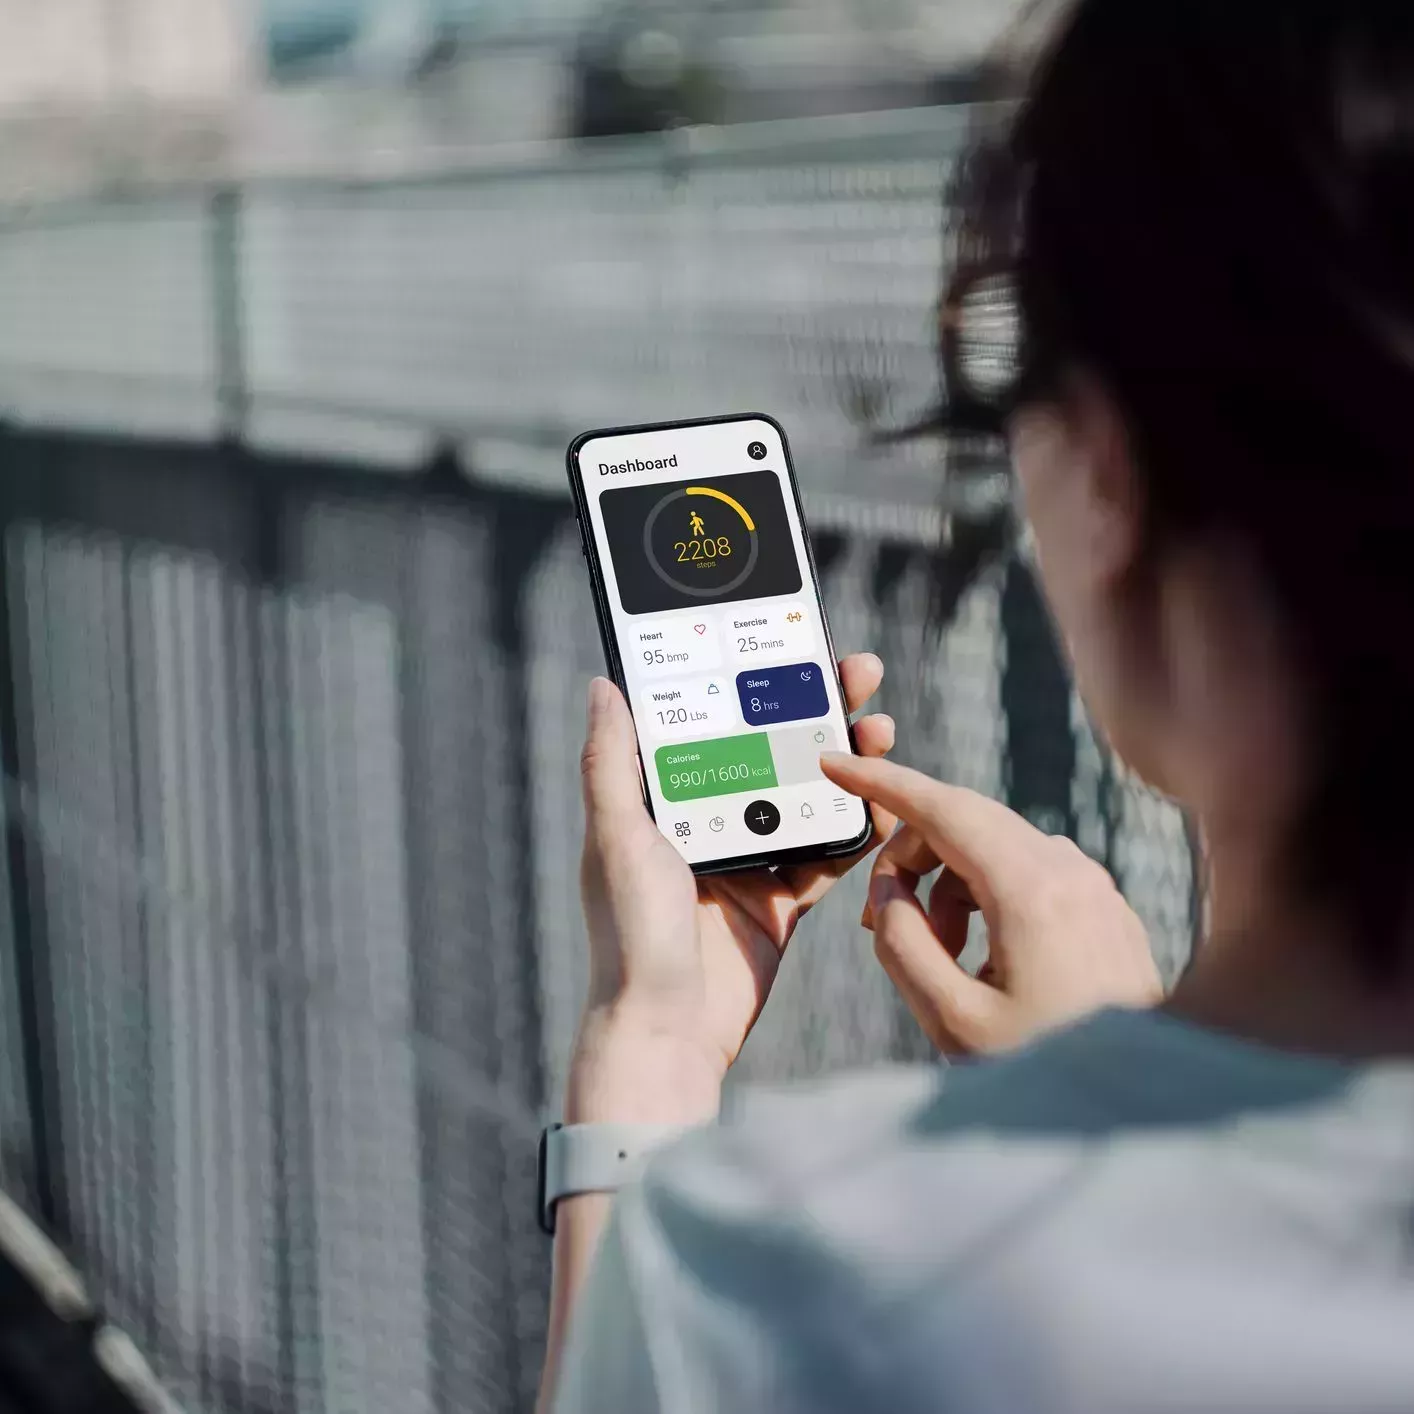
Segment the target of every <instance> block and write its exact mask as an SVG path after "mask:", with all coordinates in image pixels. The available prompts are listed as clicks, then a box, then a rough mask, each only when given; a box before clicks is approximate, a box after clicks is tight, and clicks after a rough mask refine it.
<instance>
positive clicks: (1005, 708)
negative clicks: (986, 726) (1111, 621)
mask: <svg viewBox="0 0 1414 1414" xmlns="http://www.w3.org/2000/svg"><path fill="white" fill-rule="evenodd" d="M1001 613H1002V636H1003V639H1004V641H1005V644H1006V660H1005V663H1004V664H1003V667H1002V714H1003V716H1004V718H1005V720H1006V732H1007V760H1008V762H1009V764H1010V772H1009V776H1008V780H1007V799H1008V803H1009V804H1010V805H1011V806H1012V808H1013V809H1014V810H1016V811H1018V812H1019V813H1020V814H1022V815H1024V816H1025V817H1026V818H1027V819H1028V820H1030V821H1031V823H1032V824H1033V825H1035V826H1037V828H1039V829H1042V830H1045V831H1046V832H1047V833H1048V834H1053V835H1069V836H1070V837H1071V838H1072V839H1073V838H1074V837H1075V803H1074V801H1073V800H1072V798H1071V789H1072V783H1073V782H1074V780H1075V730H1074V728H1073V726H1072V724H1071V718H1070V703H1071V685H1070V674H1069V672H1068V671H1067V669H1066V666H1065V663H1064V661H1063V660H1062V658H1061V655H1060V649H1059V647H1058V646H1057V644H1056V635H1055V629H1054V628H1053V627H1052V624H1051V617H1050V614H1049V612H1048V611H1047V609H1046V605H1045V601H1044V600H1043V599H1042V598H1041V591H1040V588H1039V586H1038V585H1037V583H1036V577H1035V575H1034V573H1033V572H1032V570H1031V567H1030V566H1029V565H1028V564H1027V563H1026V562H1025V560H1023V559H1022V558H1020V556H1014V557H1013V558H1012V561H1011V563H1010V564H1009V565H1008V566H1007V574H1006V583H1005V585H1004V586H1003V588H1002V605H1001Z"/></svg>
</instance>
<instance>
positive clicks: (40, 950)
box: [0, 421, 69, 1241]
mask: <svg viewBox="0 0 1414 1414" xmlns="http://www.w3.org/2000/svg"><path fill="white" fill-rule="evenodd" d="M31 454H32V449H31ZM20 455H21V451H20V439H19V438H17V437H16V436H15V435H14V434H13V432H12V431H11V430H10V428H9V427H8V426H7V425H6V424H5V423H4V422H3V421H0V467H3V468H4V470H5V476H4V480H3V481H2V482H0V771H3V778H0V783H2V784H3V790H4V816H5V822H4V824H5V869H6V873H7V875H8V877H7V879H6V883H7V885H8V891H9V910H10V939H11V945H12V946H13V948H14V958H13V963H14V966H13V976H14V986H15V994H16V996H15V1000H16V1013H17V1015H18V1019H19V1027H20V1046H21V1050H22V1051H23V1068H24V1080H23V1084H24V1096H25V1108H26V1110H27V1111H28V1119H29V1136H30V1145H31V1150H32V1152H31V1153H30V1154H29V1155H28V1163H27V1164H26V1165H25V1167H26V1168H27V1169H28V1175H27V1177H28V1180H29V1184H30V1189H31V1194H32V1196H33V1199H34V1203H35V1206H36V1209H37V1213H38V1217H39V1219H40V1221H41V1222H42V1224H43V1225H44V1227H45V1228H46V1229H47V1230H48V1232H49V1234H50V1236H52V1237H54V1238H56V1239H58V1240H60V1241H67V1240H68V1238H69V1214H68V1203H67V1199H66V1195H65V1194H64V1191H63V1173H64V1164H63V1155H62V1153H61V1152H60V1148H59V1146H60V1138H61V1132H62V1131H61V1127H60V1122H59V1110H58V1103H59V1102H58V1083H57V1081H56V1079H55V1076H56V1074H57V1061H56V1057H55V1052H54V1020H55V1012H54V991H53V981H52V977H51V975H50V967H49V935H48V932H47V929H46V927H45V922H44V905H43V901H42V900H43V895H42V893H41V891H40V878H39V874H38V870H37V869H36V867H35V862H36V861H35V852H34V849H33V848H32V845H31V841H30V840H28V839H27V838H26V821H25V818H24V814H23V812H24V810H25V809H26V805H27V802H26V800H25V799H24V789H25V769H24V751H23V749H22V746H21V741H20V731H21V708H20V703H21V701H22V698H21V688H20V682H19V675H20V673H21V672H22V670H23V669H22V662H23V654H22V652H21V651H20V649H19V647H18V645H17V641H16V633H17V630H16V611H17V607H18V606H17V605H15V604H13V603H12V602H11V588H12V584H13V575H12V568H13V567H12V566H11V563H10V556H11V551H12V548H13V546H12V542H11V539H10V530H11V526H12V524H13V515H12V503H11V500H10V495H11V485H12V482H13V479H14V478H16V477H18V476H19V475H20V474H21V472H20V468H19V467H18V466H17V465H16V462H17V461H18V459H19V457H20Z"/></svg>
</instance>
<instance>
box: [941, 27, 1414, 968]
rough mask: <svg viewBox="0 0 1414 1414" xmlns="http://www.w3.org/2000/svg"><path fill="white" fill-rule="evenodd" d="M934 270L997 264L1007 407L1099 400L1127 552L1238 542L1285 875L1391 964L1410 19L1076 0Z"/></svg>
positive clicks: (1408, 726)
mask: <svg viewBox="0 0 1414 1414" xmlns="http://www.w3.org/2000/svg"><path fill="white" fill-rule="evenodd" d="M952 200H953V202H954V203H955V204H954V207H953V209H954V210H955V211H956V212H957V213H958V222H957V224H956V225H955V226H954V227H953V230H952V256H953V259H954V260H955V261H957V262H959V264H960V265H962V266H963V267H965V266H966V265H967V264H968V263H970V262H973V261H981V262H984V263H985V262H996V261H998V260H1007V261H1010V262H1011V265H1012V269H1013V270H1014V273H1015V280H1016V287H1017V291H1018V298H1019V303H1020V312H1021V329H1022V335H1021V338H1022V342H1021V351H1020V372H1021V378H1020V385H1019V386H1020V389H1021V399H1022V401H1025V400H1027V399H1029V398H1033V397H1037V396H1045V395H1047V394H1050V393H1054V392H1056V391H1058V389H1059V387H1060V379H1061V378H1062V376H1063V373H1064V370H1065V369H1066V368H1067V367H1071V366H1083V367H1085V368H1087V369H1089V370H1092V371H1093V372H1094V373H1095V374H1097V375H1098V376H1099V377H1101V378H1102V379H1103V380H1104V382H1105V383H1106V384H1107V386H1108V387H1109V388H1110V389H1111V391H1112V392H1113V394H1114V396H1115V397H1116V399H1117V401H1118V403H1119V405H1120V407H1121V409H1122V410H1123V413H1124V415H1125V417H1126V420H1127V423H1128V425H1129V429H1130V432H1131V436H1132V438H1133V441H1134V445H1135V449H1136V455H1137V457H1138V460H1139V464H1140V466H1141V468H1142V471H1143V474H1144V477H1145V483H1146V503H1147V516H1148V524H1147V527H1146V529H1147V533H1148V537H1149V543H1150V544H1151V546H1152V547H1153V549H1154V550H1155V552H1158V551H1160V550H1161V548H1162V546H1163V544H1164V542H1165V541H1169V542H1170V543H1171V542H1172V541H1173V540H1174V539H1176V538H1181V537H1184V536H1188V535H1192V534H1197V533H1202V532H1205V531H1213V530H1218V531H1222V532H1225V533H1227V534H1229V535H1231V536H1233V537H1236V538H1238V539H1239V540H1240V543H1242V544H1243V545H1244V546H1246V547H1247V548H1248V549H1249V550H1250V552H1251V554H1252V555H1253V557H1254V560H1255V563H1256V564H1257V566H1258V567H1259V569H1260V571H1261V573H1262V575H1263V577H1264V580H1265V582H1266V583H1267V584H1268V585H1269V586H1270V588H1271V591H1272V592H1273V594H1274V596H1275V598H1276V601H1277V603H1278V604H1279V605H1280V607H1281V609H1282V611H1283V613H1284V615H1285V618H1286V621H1287V629H1288V631H1289V634H1290V636H1291V640H1292V642H1293V644H1294V647H1295V651H1296V653H1297V655H1298V659H1299V663H1300V666H1301V668H1302V670H1303V672H1304V674H1305V676H1306V679H1307V680H1308V682H1309V684H1310V692H1311V709H1312V712H1313V714H1314V721H1315V728H1316V748H1317V752H1318V756H1317V760H1316V762H1315V767H1316V771H1317V777H1316V781H1315V785H1314V788H1313V792H1312V794H1311V797H1310V798H1309V800H1308V801H1307V802H1306V806H1305V809H1304V811H1303V813H1302V817H1301V819H1300V821H1299V822H1298V824H1297V833H1296V837H1295V839H1294V840H1293V841H1292V850H1291V855H1290V862H1291V867H1292V868H1293V870H1294V871H1296V873H1297V876H1298V878H1299V879H1300V880H1301V881H1302V883H1303V885H1304V886H1306V887H1308V888H1309V889H1310V891H1311V896H1312V897H1313V898H1318V899H1319V900H1320V901H1322V902H1326V903H1332V904H1336V905H1339V906H1344V907H1347V908H1349V909H1351V910H1352V911H1353V916H1354V917H1355V918H1356V921H1357V923H1358V925H1359V928H1360V932H1361V936H1362V939H1363V940H1364V941H1363V944H1362V945H1363V946H1364V947H1365V948H1366V950H1367V961H1368V962H1369V964H1370V967H1371V970H1372V973H1376V974H1378V975H1379V976H1380V977H1382V978H1389V977H1391V976H1392V975H1393V974H1394V973H1395V972H1397V971H1398V970H1399V969H1401V968H1402V967H1404V966H1407V965H1408V963H1409V958H1408V957H1407V956H1406V955H1405V939H1406V931H1407V924H1408V922H1409V904H1410V879H1411V876H1414V870H1411V866H1414V644H1412V643H1410V642H1409V641H1407V640H1406V639H1405V637H1404V635H1405V634H1406V633H1408V632H1410V631H1411V629H1414V5H1410V4H1407V3H1401V0H1078V3H1075V4H1073V5H1071V6H1070V7H1069V9H1068V12H1067V13H1066V15H1065V17H1064V19H1063V21H1062V23H1061V25H1060V28H1059V29H1058V30H1057V31H1056V32H1055V34H1054V37H1053V38H1052V40H1051V41H1050V43H1049V45H1048V47H1046V48H1045V49H1044V51H1043V52H1042V53H1041V54H1040V56H1039V58H1038V59H1036V60H1035V62H1034V66H1033V67H1032V68H1031V70H1030V73H1029V76H1028V79H1027V82H1026V92H1025V95H1024V98H1023V100H1022V102H1021V104H1020V106H1019V108H1018V109H1017V111H1016V113H1015V115H1014V117H1012V118H1011V119H1010V120H1009V121H1008V124H1007V131H1006V133H1005V135H1004V136H1003V137H1002V138H1001V139H1000V140H999V141H984V142H983V143H981V144H980V145H979V147H978V149H977V151H975V152H973V153H972V154H971V155H970V156H969V157H968V158H967V159H965V160H964V161H963V162H962V164H961V165H960V166H959V168H958V174H957V178H956V181H955V184H954V189H953V193H952Z"/></svg>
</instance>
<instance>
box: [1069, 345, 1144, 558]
mask: <svg viewBox="0 0 1414 1414" xmlns="http://www.w3.org/2000/svg"><path fill="white" fill-rule="evenodd" d="M1062 416H1063V417H1064V419H1065V421H1066V423H1067V425H1068V430H1069V433H1070V438H1071V442H1072V447H1073V450H1074V457H1073V460H1072V464H1071V465H1072V473H1073V474H1074V475H1076V477H1077V481H1078V484H1077V485H1076V486H1075V487H1074V488H1073V492H1074V493H1075V505H1076V514H1077V517H1078V519H1079V524H1078V525H1077V527H1076V529H1077V532H1078V539H1079V540H1080V542H1081V548H1082V552H1083V554H1084V556H1085V560H1086V563H1087V564H1088V566H1089V570H1090V574H1091V576H1092V578H1093V579H1094V580H1095V581H1097V582H1099V583H1104V584H1116V583H1118V582H1120V581H1122V580H1124V579H1125V578H1127V577H1128V576H1129V574H1130V573H1131V572H1132V571H1133V569H1134V566H1135V564H1136V563H1137V562H1138V560H1139V556H1140V554H1141V552H1142V549H1143V539H1144V516H1145V506H1144V494H1143V484H1142V482H1141V479H1140V476H1139V471H1138V468H1137V467H1136V465H1135V461H1134V453H1133V445H1132V443H1131V441H1130V437H1129V429H1128V428H1127V427H1126V426H1125V422H1124V418H1123V416H1122V415H1121V413H1120V410H1119V405H1118V403H1116V402H1115V400H1114V397H1113V396H1112V395H1111V394H1110V391H1109V389H1108V388H1106V387H1105V386H1104V384H1103V383H1101V382H1100V381H1099V380H1098V379H1096V378H1094V377H1092V376H1090V375H1088V374H1084V373H1079V374H1076V375H1075V377H1074V378H1073V380H1072V381H1071V384H1070V387H1069V388H1068V389H1067V391H1066V396H1065V399H1064V402H1063V404H1062Z"/></svg>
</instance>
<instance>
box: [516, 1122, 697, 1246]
mask: <svg viewBox="0 0 1414 1414" xmlns="http://www.w3.org/2000/svg"><path fill="white" fill-rule="evenodd" d="M695 1127H696V1126H694V1125H684V1124H552V1125H551V1126H550V1127H549V1128H548V1129H547V1130H545V1131H544V1132H543V1133H542V1134H541V1136H540V1159H539V1165H538V1167H539V1179H538V1183H537V1187H538V1188H539V1201H538V1203H537V1208H538V1210H539V1218H540V1227H541V1230H542V1231H544V1232H546V1233H553V1232H554V1231H555V1204H556V1203H558V1202H559V1201H560V1199H561V1198H572V1197H574V1196H575V1195H576V1194H578V1193H615V1192H617V1191H618V1190H619V1189H620V1188H622V1187H624V1186H625V1185H626V1184H629V1183H632V1182H633V1181H634V1180H635V1179H636V1178H637V1177H638V1176H639V1175H640V1174H641V1173H642V1172H643V1168H644V1165H645V1164H646V1163H647V1162H648V1158H649V1156H650V1155H651V1154H653V1153H655V1152H656V1151H657V1150H659V1149H661V1148H662V1147H663V1146H664V1145H665V1144H669V1143H671V1142H672V1141H673V1140H674V1139H676V1138H678V1136H679V1135H682V1134H686V1133H688V1131H689V1130H691V1129H693V1128H695Z"/></svg>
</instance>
